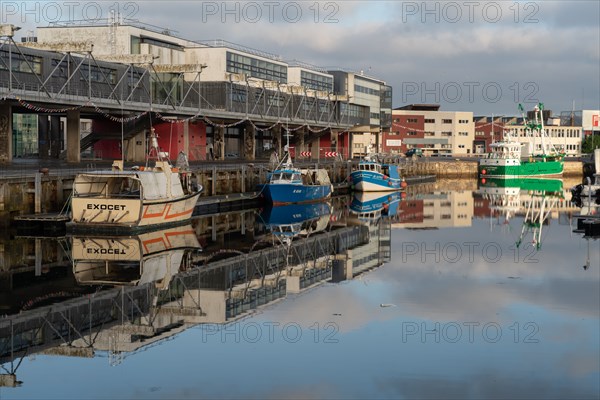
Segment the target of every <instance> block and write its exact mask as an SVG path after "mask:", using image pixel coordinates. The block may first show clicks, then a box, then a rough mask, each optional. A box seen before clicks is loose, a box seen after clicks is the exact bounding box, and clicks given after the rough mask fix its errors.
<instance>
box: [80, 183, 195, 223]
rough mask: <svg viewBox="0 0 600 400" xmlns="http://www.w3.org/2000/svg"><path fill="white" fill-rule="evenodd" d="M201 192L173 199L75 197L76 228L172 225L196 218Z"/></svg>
mask: <svg viewBox="0 0 600 400" xmlns="http://www.w3.org/2000/svg"><path fill="white" fill-rule="evenodd" d="M198 197H200V192H198V193H195V194H192V195H188V196H183V197H180V198H176V199H171V200H161V201H149V200H146V201H142V200H141V199H123V198H99V197H74V198H73V199H72V203H71V205H72V210H73V216H72V220H71V224H70V226H71V227H72V228H74V229H78V228H85V229H91V230H93V229H101V228H111V227H113V228H142V227H144V228H146V227H158V226H161V225H167V224H169V225H171V224H177V223H181V222H183V221H187V220H189V219H190V218H191V217H192V213H193V211H194V207H195V206H196V203H197V202H198Z"/></svg>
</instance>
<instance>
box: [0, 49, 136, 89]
mask: <svg viewBox="0 0 600 400" xmlns="http://www.w3.org/2000/svg"><path fill="white" fill-rule="evenodd" d="M0 57H2V58H3V59H4V62H5V63H6V64H4V63H0V70H7V69H8V68H7V66H8V65H9V62H8V52H6V51H0ZM42 64H43V59H42V57H38V56H32V55H28V54H25V55H23V54H19V53H16V54H15V53H13V54H12V65H11V68H12V70H13V72H24V73H29V74H31V73H34V74H36V75H41V74H42ZM50 65H51V67H52V71H53V73H52V76H54V77H57V78H63V79H68V78H69V75H70V74H73V71H74V70H75V69H76V68H77V65H75V64H74V63H69V62H68V61H67V60H62V61H61V60H57V59H52V60H51V62H50ZM69 65H70V66H71V69H70V68H69ZM77 74H78V76H79V77H80V79H81V80H88V79H90V80H91V81H92V82H102V83H111V84H115V83H116V82H117V70H116V69H112V68H106V67H98V66H96V65H80V66H79V70H78V71H77ZM140 77H141V73H139V72H134V75H133V76H132V77H129V81H130V85H131V84H133V82H132V81H134V80H135V79H136V78H137V79H138V80H139V78H140Z"/></svg>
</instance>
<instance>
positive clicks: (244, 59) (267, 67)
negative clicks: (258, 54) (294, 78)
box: [226, 51, 287, 83]
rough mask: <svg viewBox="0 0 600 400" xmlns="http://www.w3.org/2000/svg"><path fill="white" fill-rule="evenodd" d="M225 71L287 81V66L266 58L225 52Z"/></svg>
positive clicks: (282, 81)
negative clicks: (261, 58)
mask: <svg viewBox="0 0 600 400" xmlns="http://www.w3.org/2000/svg"><path fill="white" fill-rule="evenodd" d="M226 57H227V72H229V73H233V74H246V75H248V76H251V77H253V78H258V79H265V80H270V81H276V82H281V83H287V67H286V66H285V65H279V64H275V63H272V62H269V61H266V60H259V59H257V58H253V57H248V56H243V55H241V54H236V53H232V52H229V51H228V52H227V56H226Z"/></svg>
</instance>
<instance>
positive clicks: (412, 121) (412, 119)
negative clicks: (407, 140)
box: [406, 118, 418, 124]
mask: <svg viewBox="0 0 600 400" xmlns="http://www.w3.org/2000/svg"><path fill="white" fill-rule="evenodd" d="M417 121H418V120H417V119H416V118H407V119H406V123H408V124H416V123H417Z"/></svg>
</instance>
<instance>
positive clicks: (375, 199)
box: [350, 191, 401, 220]
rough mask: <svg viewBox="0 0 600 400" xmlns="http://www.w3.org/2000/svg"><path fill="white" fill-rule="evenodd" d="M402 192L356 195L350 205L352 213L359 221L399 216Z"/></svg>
mask: <svg viewBox="0 0 600 400" xmlns="http://www.w3.org/2000/svg"><path fill="white" fill-rule="evenodd" d="M400 200H401V196H400V192H398V191H396V192H390V193H386V194H381V193H355V194H354V197H353V198H352V202H351V203H350V212H351V213H352V214H354V215H356V216H357V217H358V219H359V220H377V219H379V218H381V217H388V216H394V215H396V214H398V206H399V204H400Z"/></svg>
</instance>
